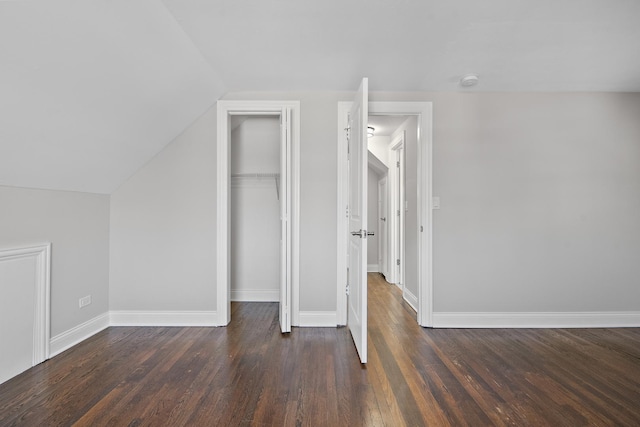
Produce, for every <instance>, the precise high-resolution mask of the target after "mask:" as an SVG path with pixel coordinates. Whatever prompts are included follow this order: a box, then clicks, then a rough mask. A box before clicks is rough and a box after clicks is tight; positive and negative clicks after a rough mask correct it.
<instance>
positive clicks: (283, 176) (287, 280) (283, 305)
mask: <svg viewBox="0 0 640 427" xmlns="http://www.w3.org/2000/svg"><path fill="white" fill-rule="evenodd" d="M290 125H291V109H290V108H283V109H282V113H281V114H280V179H279V182H278V185H279V188H278V196H279V197H280V330H281V331H282V333H286V332H291V303H290V302H291V245H288V244H286V243H285V242H288V241H289V239H290V236H291V198H290V197H289V195H290V194H291V191H290V190H291V189H290V188H289V186H290V185H291V183H290V180H289V176H290V173H291V156H290V155H289V153H290V147H291V129H290Z"/></svg>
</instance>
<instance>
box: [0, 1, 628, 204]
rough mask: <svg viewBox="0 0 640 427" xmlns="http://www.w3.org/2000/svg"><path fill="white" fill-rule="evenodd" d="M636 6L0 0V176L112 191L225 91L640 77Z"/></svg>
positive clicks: (584, 83) (502, 85) (575, 84)
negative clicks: (470, 76)
mask: <svg viewBox="0 0 640 427" xmlns="http://www.w3.org/2000/svg"><path fill="white" fill-rule="evenodd" d="M165 6H166V7H165ZM639 17H640V1H637V0H563V1H557V0H526V1H525V0H483V1H478V0H447V1H437V0H401V1H388V0H368V1H367V2H363V1H355V0H349V1H345V0H323V1H317V0H316V1H310V0H297V1H292V0H241V1H238V0H215V1H211V0H164V2H162V1H160V0H90V1H77V0H17V1H0V117H1V118H2V119H1V120H2V122H1V124H0V185H15V186H25V187H38V188H55V189H66V190H76V191H89V192H100V193H110V192H112V191H113V190H114V189H115V188H117V187H118V186H119V185H120V184H121V183H122V182H124V181H125V180H126V179H127V177H129V176H130V175H132V174H133V173H134V172H135V171H136V170H137V169H139V168H140V166H142V165H143V164H144V163H146V162H147V161H148V160H149V159H150V158H151V157H153V156H154V155H155V154H156V153H157V152H159V151H160V150H161V149H162V148H163V147H164V146H166V144H168V143H169V142H170V141H171V140H172V139H174V138H175V137H176V136H177V135H178V134H179V133H180V132H182V131H183V130H184V129H185V128H186V127H187V126H188V125H189V124H190V123H191V122H193V121H194V120H195V119H196V118H197V117H198V116H199V115H200V114H202V113H203V112H204V111H205V110H206V109H207V108H208V107H209V106H211V105H213V103H215V101H216V100H217V99H218V98H219V97H220V96H221V95H222V94H223V93H224V92H225V91H253V90H257V91H269V90H288V91H295V90H354V89H356V87H357V85H358V83H359V80H360V79H361V78H362V77H363V76H366V77H369V79H370V80H369V82H370V88H371V90H373V91H421V90H425V91H458V90H467V91H640V54H638V52H639V51H640V49H639V46H640V25H638V23H637V22H638V18H639ZM467 73H478V74H479V75H480V83H479V85H478V86H476V87H474V88H470V89H462V88H460V87H459V86H458V80H459V78H460V77H461V76H462V75H464V74H467Z"/></svg>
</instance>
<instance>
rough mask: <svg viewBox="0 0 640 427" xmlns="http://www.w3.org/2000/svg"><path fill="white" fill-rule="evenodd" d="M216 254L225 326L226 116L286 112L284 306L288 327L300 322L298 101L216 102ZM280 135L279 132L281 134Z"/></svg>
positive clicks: (219, 300) (228, 315) (228, 311)
mask: <svg viewBox="0 0 640 427" xmlns="http://www.w3.org/2000/svg"><path fill="white" fill-rule="evenodd" d="M217 110H218V112H217V113H218V114H217V128H218V129H217V130H218V132H217V159H216V166H217V189H216V196H217V220H216V231H217V239H216V241H217V242H216V243H217V247H216V249H217V251H216V268H217V272H216V278H217V284H216V297H217V304H216V305H217V310H216V311H217V317H218V322H217V324H218V325H219V326H226V325H228V324H229V322H230V321H231V295H230V292H231V281H230V275H229V271H230V257H229V253H230V251H229V235H230V232H229V231H230V229H229V209H230V201H229V182H230V164H229V160H230V156H229V153H230V151H231V150H230V147H229V144H230V132H231V130H230V127H229V117H230V116H232V115H274V116H280V117H283V116H284V115H286V114H289V112H290V116H289V117H290V121H289V132H290V136H291V143H290V144H289V146H288V149H287V151H288V152H287V153H286V155H287V156H288V158H290V159H291V170H290V171H289V174H288V176H287V180H288V181H289V182H288V183H286V185H285V188H286V189H287V192H288V193H289V194H288V196H289V200H290V201H291V212H290V218H288V220H289V221H290V224H291V228H290V229H291V234H290V235H289V236H288V238H287V239H286V241H285V242H284V244H286V245H287V253H288V254H289V256H290V266H291V268H289V269H287V271H286V272H285V274H287V276H288V280H289V283H291V294H290V295H289V300H288V301H280V304H282V303H286V304H288V307H290V313H291V324H292V325H293V326H297V325H298V324H299V319H300V304H299V302H300V297H299V291H300V260H299V254H300V221H299V218H300V148H299V147H300V102H299V101H232V100H230V101H227V100H222V101H218V103H217ZM281 132H282V131H281Z"/></svg>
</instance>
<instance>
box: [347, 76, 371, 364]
mask: <svg viewBox="0 0 640 427" xmlns="http://www.w3.org/2000/svg"><path fill="white" fill-rule="evenodd" d="M368 86H369V83H368V80H367V79H366V78H364V79H362V83H361V84H360V89H358V93H357V94H356V97H355V99H354V100H353V104H352V106H351V110H350V111H349V125H348V127H347V140H348V144H349V173H348V176H349V199H348V200H349V207H348V209H349V215H348V216H349V229H348V231H349V249H348V257H349V261H348V268H347V280H348V287H347V294H348V297H347V301H348V303H347V327H348V328H349V330H350V331H351V336H352V337H353V342H354V343H355V345H356V349H357V350H358V355H359V356H360V362H362V363H367V187H366V186H367V183H368V180H367V173H368V169H367V168H368V166H367V157H368V150H367V120H368V116H369V112H368V103H369V99H368V98H369V97H368V90H369V89H368Z"/></svg>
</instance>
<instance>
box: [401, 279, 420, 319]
mask: <svg viewBox="0 0 640 427" xmlns="http://www.w3.org/2000/svg"><path fill="white" fill-rule="evenodd" d="M403 288H404V289H403V290H402V299H404V300H405V301H406V302H407V304H409V305H410V306H411V308H413V310H414V311H415V312H416V313H417V312H418V297H417V296H415V295H414V294H413V293H412V292H411V291H410V290H409V289H407V287H406V286H404V287H403Z"/></svg>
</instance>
